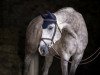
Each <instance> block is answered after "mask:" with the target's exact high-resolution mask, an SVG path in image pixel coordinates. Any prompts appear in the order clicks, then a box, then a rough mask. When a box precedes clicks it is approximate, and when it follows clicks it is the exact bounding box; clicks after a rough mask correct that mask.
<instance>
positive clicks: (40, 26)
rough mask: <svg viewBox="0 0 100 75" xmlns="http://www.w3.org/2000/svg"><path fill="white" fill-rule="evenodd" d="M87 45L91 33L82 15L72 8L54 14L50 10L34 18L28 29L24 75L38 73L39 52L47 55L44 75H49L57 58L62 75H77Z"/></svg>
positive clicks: (35, 74)
mask: <svg viewBox="0 0 100 75" xmlns="http://www.w3.org/2000/svg"><path fill="white" fill-rule="evenodd" d="M87 44H88V32H87V27H86V24H85V21H84V18H83V16H82V14H80V13H79V12H77V11H76V10H75V9H73V8H72V7H65V8H62V9H59V10H58V11H56V12H55V13H51V12H49V11H47V12H46V13H45V14H41V15H40V16H38V17H36V18H35V19H33V20H32V21H31V23H30V24H29V26H28V28H27V32H26V56H25V57H26V58H25V75H32V74H33V75H37V74H38V56H37V54H38V53H37V52H39V54H40V55H41V56H45V65H44V71H43V75H48V71H49V68H50V66H51V64H52V62H53V57H54V56H56V55H57V56H59V57H60V59H61V69H62V75H75V72H76V69H77V67H78V65H79V63H80V61H81V60H82V57H83V54H84V50H85V49H86V46H87ZM70 58H72V59H71V66H70V70H69V71H68V62H70V61H69V60H70Z"/></svg>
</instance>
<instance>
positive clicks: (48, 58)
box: [43, 56, 53, 75]
mask: <svg viewBox="0 0 100 75" xmlns="http://www.w3.org/2000/svg"><path fill="white" fill-rule="evenodd" d="M52 61H53V56H45V64H44V71H43V75H48V71H49V68H50V66H51V64H52Z"/></svg>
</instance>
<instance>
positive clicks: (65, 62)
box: [61, 53, 70, 75]
mask: <svg viewBox="0 0 100 75" xmlns="http://www.w3.org/2000/svg"><path fill="white" fill-rule="evenodd" d="M69 59H70V56H69V55H68V54H67V53H63V55H62V57H61V68H62V75H68V61H69Z"/></svg>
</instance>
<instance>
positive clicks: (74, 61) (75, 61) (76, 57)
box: [69, 53, 83, 75]
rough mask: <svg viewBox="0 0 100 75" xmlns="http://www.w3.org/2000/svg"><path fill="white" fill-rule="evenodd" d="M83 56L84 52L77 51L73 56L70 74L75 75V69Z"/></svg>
mask: <svg viewBox="0 0 100 75" xmlns="http://www.w3.org/2000/svg"><path fill="white" fill-rule="evenodd" d="M82 57H83V53H80V54H78V53H76V54H75V55H74V56H73V58H72V63H71V67H70V73H69V75H75V71H76V69H77V67H78V65H79V63H80V61H81V59H82Z"/></svg>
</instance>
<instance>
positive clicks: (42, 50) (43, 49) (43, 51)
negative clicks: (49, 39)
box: [40, 46, 46, 54]
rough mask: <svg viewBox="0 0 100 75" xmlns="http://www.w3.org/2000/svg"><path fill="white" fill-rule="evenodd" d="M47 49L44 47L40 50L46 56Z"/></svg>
mask: <svg viewBox="0 0 100 75" xmlns="http://www.w3.org/2000/svg"><path fill="white" fill-rule="evenodd" d="M45 49H46V48H45V46H42V47H41V48H40V50H41V53H42V54H45Z"/></svg>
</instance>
